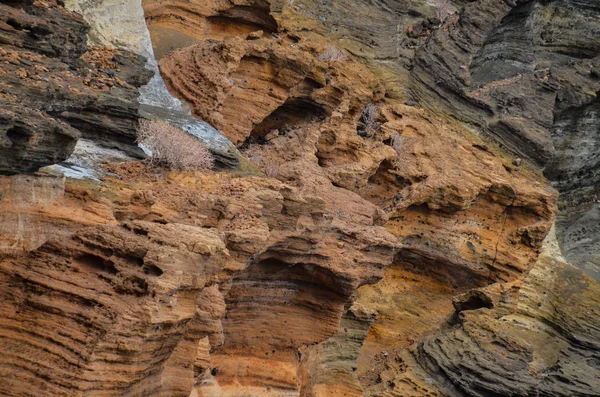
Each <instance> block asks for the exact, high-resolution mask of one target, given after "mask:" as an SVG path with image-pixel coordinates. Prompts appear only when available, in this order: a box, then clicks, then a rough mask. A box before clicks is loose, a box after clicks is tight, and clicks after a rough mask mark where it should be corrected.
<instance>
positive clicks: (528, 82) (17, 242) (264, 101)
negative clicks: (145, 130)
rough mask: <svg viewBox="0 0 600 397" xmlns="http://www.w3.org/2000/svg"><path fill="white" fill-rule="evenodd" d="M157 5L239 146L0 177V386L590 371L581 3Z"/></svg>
mask: <svg viewBox="0 0 600 397" xmlns="http://www.w3.org/2000/svg"><path fill="white" fill-rule="evenodd" d="M36 4H37V3H36ZM81 4H82V5H83V6H85V7H82V8H80V11H82V12H83V13H84V15H85V16H86V18H87V19H91V20H93V21H95V24H92V33H91V34H90V37H92V36H97V37H98V38H100V39H101V40H106V41H107V42H110V43H111V44H112V45H116V41H115V40H116V38H118V37H120V36H123V40H124V41H127V42H129V43H130V44H131V43H137V44H140V45H142V44H143V45H144V46H146V45H147V44H149V43H148V42H146V41H147V37H146V36H143V37H141V36H140V37H137V38H136V37H132V36H131V35H129V34H128V32H129V33H131V32H133V31H136V32H137V31H139V29H140V27H142V28H143V25H141V24H140V23H139V22H140V21H139V20H137V19H135V18H133V19H131V18H130V19H127V18H125V17H124V14H123V15H121V14H120V15H119V18H118V19H116V20H123V23H124V24H123V25H122V26H121V27H120V28H122V30H116V31H113V32H107V31H106V30H103V28H102V27H103V26H104V23H105V22H108V23H111V18H110V17H111V11H110V10H111V9H113V10H114V9H119V10H122V9H124V8H127V7H134V8H135V10H136V13H135V15H138V14H139V11H140V9H139V3H135V4H133V3H132V4H129V3H127V4H121V3H118V2H115V3H113V2H110V1H107V2H100V3H92V2H87V1H84V2H82V3H81ZM108 4H111V7H108V6H107V5H108ZM10 6H11V8H15V9H16V7H15V6H14V3H13V2H11V3H10ZM113 6H114V7H115V8H112V7H113ZM24 7H36V6H34V5H26V6H24ZM53 7H58V8H57V9H59V10H60V11H58V12H60V13H65V11H64V10H62V8H60V7H59V6H53ZM144 8H145V11H146V17H147V22H148V28H149V31H150V37H152V39H153V43H152V44H153V46H154V52H155V53H156V58H158V59H159V66H160V70H161V73H162V77H163V78H164V80H165V82H166V86H167V87H168V89H169V90H170V92H171V94H172V95H174V96H175V97H177V98H180V99H181V100H184V101H186V102H187V103H188V104H189V106H190V108H191V110H192V111H193V113H194V115H196V116H198V117H200V118H202V119H204V120H206V121H207V122H209V123H211V124H212V125H214V126H215V127H217V128H218V129H219V130H220V131H221V132H222V133H223V135H224V136H226V137H227V138H228V139H229V140H230V141H231V142H232V143H234V144H235V145H236V146H237V147H238V148H239V150H240V152H241V153H242V154H243V155H244V156H246V157H247V158H248V159H249V163H248V164H244V166H243V167H242V168H241V169H240V170H238V171H237V173H215V172H204V173H200V172H175V171H168V170H164V169H158V168H152V167H151V166H149V165H148V164H146V163H143V162H129V163H122V164H111V163H108V164H105V165H103V168H102V175H103V176H102V177H101V178H98V179H96V180H93V181H75V180H70V179H67V180H63V179H61V178H55V177H52V176H47V175H46V176H42V175H39V174H38V175H27V176H17V177H4V178H3V179H2V180H1V181H0V189H1V190H0V193H2V199H1V200H0V249H1V252H2V255H3V256H2V260H1V261H0V294H1V295H2V297H3V298H2V299H3V302H6V304H4V305H3V306H2V309H1V310H2V311H3V316H2V317H3V318H5V321H0V335H1V337H2V338H3V341H2V342H3V343H2V344H0V353H2V354H0V375H1V377H2V378H3V379H4V378H6V379H7V380H8V381H7V382H5V383H4V384H2V385H0V391H1V393H2V394H6V395H9V396H11V395H23V394H27V393H30V394H31V395H36V396H40V395H41V396H44V395H48V396H50V395H68V396H72V395H81V396H84V395H85V396H89V395H92V396H93V395H103V396H106V395H125V396H137V395H164V396H247V395H252V396H273V397H274V396H278V397H279V396H319V397H320V396H323V397H324V396H346V397H347V396H357V397H358V396H415V397H417V396H465V395H469V396H501V395H502V396H503V395H513V396H530V395H533V394H536V393H538V394H543V395H547V396H594V395H598V390H600V384H599V382H598V379H600V376H599V375H600V374H598V362H600V358H599V344H598V343H599V342H598V341H599V340H600V335H598V330H599V329H600V325H599V320H598V319H599V318H600V316H599V314H600V313H599V312H598V303H599V302H598V300H599V297H598V293H599V291H600V288H599V287H598V284H597V281H595V280H594V279H593V277H594V276H596V275H597V273H596V272H597V266H596V265H597V258H596V256H597V255H596V254H597V253H596V251H597V244H596V242H597V236H596V234H597V233H595V231H596V223H597V222H595V220H596V218H597V217H596V212H597V208H596V206H597V205H596V204H597V203H596V201H597V197H596V193H597V192H596V189H595V186H596V185H597V184H596V183H595V182H596V179H597V178H596V173H597V172H596V168H597V167H596V164H595V161H593V159H594V158H595V156H596V155H597V150H596V147H595V143H594V142H595V138H596V135H597V123H595V122H594V120H595V118H596V113H597V112H596V110H597V109H596V108H597V106H596V105H597V99H596V95H597V94H596V92H597V91H598V90H599V88H598V87H597V83H598V73H597V71H596V69H597V68H598V65H597V62H596V61H597V53H598V47H597V45H598V43H597V37H598V35H596V34H595V33H596V31H597V26H596V22H597V21H596V20H597V18H596V16H597V13H598V11H599V10H598V7H597V6H596V5H595V4H594V3H593V2H591V1H586V0H581V1H566V0H565V1H508V0H507V1H488V0H479V1H470V2H463V1H442V0H436V1H421V0H412V1H403V2H390V1H374V2H357V1H354V0H344V1H339V2H330V1H318V2H317V1H313V0H294V1H254V0H250V1H244V2H237V1H194V0H193V1H189V2H187V1H186V2H182V1H176V0H175V1H169V2H164V1H154V0H147V1H145V2H144ZM51 9H54V8H52V7H51ZM61 15H62V14H61ZM65 15H71V14H65ZM131 15H134V14H131ZM76 18H77V17H76ZM94 18H96V19H94ZM113 22H114V21H113ZM1 26H2V25H0V27H1ZM84 26H85V25H84ZM132 26H135V29H133V28H132ZM136 29H137V30H136ZM107 34H109V35H110V37H107V36H106V35H107ZM145 40H146V41H145ZM144 43H145V44H144ZM23 45H25V44H23ZM146 47H147V46H146ZM146 47H144V48H143V49H142V50H140V51H142V52H143V51H148V48H146ZM40 48H43V46H42V47H40ZM11 51H16V50H12V49H11ZM19 51H20V50H19ZM36 51H37V50H36ZM39 51H42V49H40V50H39ZM111 51H114V50H107V49H101V48H100V49H91V50H89V51H88V52H87V55H86V54H84V55H82V56H81V59H82V60H84V61H85V60H86V59H87V61H86V62H92V63H91V64H92V65H94V66H95V67H96V68H97V69H99V70H104V69H103V68H105V67H106V66H103V65H105V62H108V61H110V62H116V61H115V60H114V59H113V58H111V57H112V56H115V55H114V53H113V52H111ZM120 53H121V55H126V56H127V59H131V62H134V63H135V62H138V61H139V60H140V59H142V58H136V57H135V56H133V55H130V54H129V53H127V52H120ZM11 54H12V53H11ZM107 54H108V55H110V56H107ZM11 56H12V55H11ZM67 58H68V59H70V57H67ZM53 59H60V58H59V57H58V56H54V58H53ZM68 59H67V60H64V61H63V60H61V61H60V62H67V61H68ZM115 59H116V58H115ZM53 62H58V61H56V60H54V61H53ZM94 62H95V63H94ZM136 65H137V63H136ZM11 67H12V66H11ZM111 67H112V66H111ZM120 69H121V72H120V73H123V71H124V70H133V69H128V68H120ZM130 76H131V77H133V76H134V75H130ZM13 77H14V76H13V75H12V74H11V75H10V77H8V78H7V79H8V81H10V79H12V78H13ZM119 78H120V79H121V80H122V81H125V82H126V81H127V78H126V77H119ZM2 81H3V80H0V84H1V83H2ZM73 84H75V83H73ZM129 84H130V85H132V86H135V84H137V83H135V82H131V83H129ZM110 91H111V92H112V89H111V90H110ZM70 100H71V99H68V100H67V101H66V102H65V103H69V102H70ZM36 106H37V105H36ZM40 106H41V105H40ZM33 109H38V107H33ZM177 114H179V113H177ZM70 122H71V123H72V124H74V123H73V120H71V121H70ZM74 126H75V127H76V128H79V127H78V126H77V125H76V123H75V124H74ZM106 137H107V138H106V141H107V142H111V141H113V140H114V141H118V139H117V138H111V137H110V136H108V135H106ZM542 167H545V169H543V170H542ZM544 175H545V176H544ZM551 182H554V186H555V188H557V189H558V191H559V192H560V194H561V195H560V198H559V196H558V194H557V191H556V190H554V188H553V187H552V183H551ZM557 204H558V206H557ZM557 209H558V211H559V212H558V216H556V214H557ZM555 218H556V219H555ZM553 224H555V225H556V226H555V228H554V229H551V227H552V225H553ZM13 230H17V233H13V232H12V231H13ZM551 230H552V231H551ZM563 253H564V256H563ZM571 263H572V264H575V265H577V267H574V266H572V265H571ZM586 273H587V274H586ZM589 276H592V277H589ZM57 324H61V325H62V324H65V327H66V329H63V327H62V326H61V327H59V326H57ZM24 390H25V392H23V391H24Z"/></svg>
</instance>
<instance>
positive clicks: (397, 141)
mask: <svg viewBox="0 0 600 397" xmlns="http://www.w3.org/2000/svg"><path fill="white" fill-rule="evenodd" d="M403 141H404V140H403V139H402V137H401V136H400V134H398V133H397V132H394V133H393V134H392V136H391V138H390V142H391V145H392V148H393V149H394V150H395V151H396V154H397V155H398V156H399V155H400V152H401V151H402V146H403V144H404V142H403Z"/></svg>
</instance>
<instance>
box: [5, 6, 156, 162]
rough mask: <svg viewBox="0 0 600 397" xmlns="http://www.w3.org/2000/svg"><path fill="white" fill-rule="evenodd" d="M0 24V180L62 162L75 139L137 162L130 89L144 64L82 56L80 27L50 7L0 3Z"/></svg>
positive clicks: (129, 57)
mask: <svg viewBox="0 0 600 397" xmlns="http://www.w3.org/2000/svg"><path fill="white" fill-rule="evenodd" d="M0 7H1V8H2V20H1V21H2V22H1V24H0V35H1V36H0V37H1V42H2V48H1V49H0V75H1V76H2V85H1V87H0V89H1V90H2V91H1V94H0V95H1V96H0V100H2V104H3V105H2V108H3V111H2V114H1V116H0V117H1V120H2V121H1V124H0V125H1V129H0V131H2V137H3V138H2V149H1V150H2V153H3V155H2V166H1V172H2V173H3V174H15V173H21V172H31V171H36V170H37V169H38V168H40V167H42V166H45V165H49V164H54V163H57V162H60V161H63V160H65V159H66V158H68V157H69V155H70V154H71V152H72V151H73V149H74V147H75V144H76V142H77V139H78V138H79V137H80V136H83V137H85V138H88V139H92V140H94V141H96V142H98V143H99V144H101V145H104V146H106V147H111V148H119V149H121V150H124V151H126V152H127V153H129V154H131V155H134V156H138V157H140V156H141V155H142V152H141V150H140V149H138V148H137V146H136V145H135V143H134V141H135V127H136V124H137V118H138V116H137V112H138V103H137V100H136V98H137V87H139V86H140V85H143V84H145V83H146V82H147V81H148V79H149V77H150V76H149V74H148V73H147V72H144V69H143V65H144V63H145V59H143V58H140V57H138V56H137V55H135V54H131V53H128V52H123V51H112V50H104V49H101V48H91V49H88V47H87V45H86V34H87V32H88V29H89V27H88V25H87V23H86V22H85V21H84V20H83V19H82V17H81V16H80V15H78V14H75V13H71V12H69V11H66V10H65V9H64V8H63V7H62V6H60V5H58V4H57V3H55V2H33V3H30V2H24V3H14V2H4V3H2V4H0Z"/></svg>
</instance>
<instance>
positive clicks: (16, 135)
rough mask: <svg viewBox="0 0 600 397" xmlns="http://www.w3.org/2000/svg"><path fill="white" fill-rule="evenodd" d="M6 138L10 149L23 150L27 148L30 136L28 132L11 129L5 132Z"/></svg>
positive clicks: (19, 128)
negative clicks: (9, 143) (10, 144)
mask: <svg viewBox="0 0 600 397" xmlns="http://www.w3.org/2000/svg"><path fill="white" fill-rule="evenodd" d="M6 137H7V138H8V139H9V140H10V142H11V143H12V147H13V148H15V149H24V148H25V147H27V143H28V142H29V138H30V134H29V133H28V131H27V130H26V129H24V128H21V127H13V128H11V129H9V130H8V131H6Z"/></svg>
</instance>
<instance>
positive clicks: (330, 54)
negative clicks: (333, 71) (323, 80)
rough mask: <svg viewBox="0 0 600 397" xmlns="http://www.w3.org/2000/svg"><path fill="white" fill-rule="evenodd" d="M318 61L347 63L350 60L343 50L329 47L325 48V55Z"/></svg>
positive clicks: (320, 56)
mask: <svg viewBox="0 0 600 397" xmlns="http://www.w3.org/2000/svg"><path fill="white" fill-rule="evenodd" d="M317 59H318V60H319V61H331V62H333V61H339V62H345V61H347V60H348V55H346V53H345V52H344V50H341V49H339V48H337V47H334V46H332V45H328V46H327V47H325V50H324V51H323V53H322V54H321V55H319V58H317Z"/></svg>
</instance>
